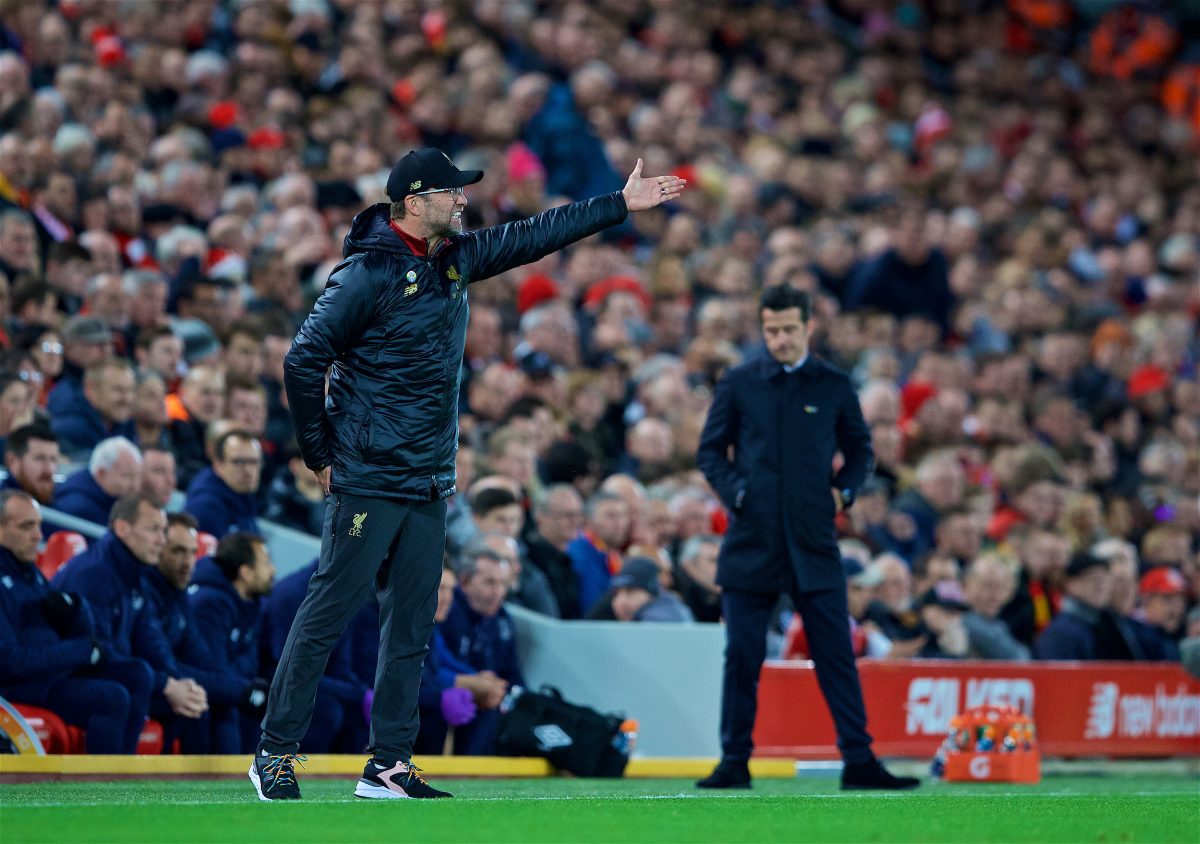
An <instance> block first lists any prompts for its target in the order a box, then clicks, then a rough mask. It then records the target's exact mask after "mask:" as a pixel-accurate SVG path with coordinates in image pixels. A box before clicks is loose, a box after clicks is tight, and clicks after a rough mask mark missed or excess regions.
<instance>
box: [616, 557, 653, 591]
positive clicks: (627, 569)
mask: <svg viewBox="0 0 1200 844" xmlns="http://www.w3.org/2000/svg"><path fill="white" fill-rule="evenodd" d="M609 585H610V586H611V587H612V588H613V589H645V590H646V591H647V592H649V593H650V594H651V595H657V594H658V592H659V589H660V586H659V583H658V565H657V564H656V563H655V562H654V560H651V559H650V558H649V557H630V558H629V559H628V560H626V561H625V565H623V566H621V570H620V571H619V572H618V573H617V574H616V575H614V576H613V579H612V580H611V581H609Z"/></svg>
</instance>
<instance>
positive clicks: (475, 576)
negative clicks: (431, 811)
mask: <svg viewBox="0 0 1200 844" xmlns="http://www.w3.org/2000/svg"><path fill="white" fill-rule="evenodd" d="M457 574H458V590H457V591H456V592H455V593H454V603H453V604H451V606H450V612H449V613H448V614H447V615H446V620H445V621H444V622H443V623H442V635H443V636H444V637H445V640H446V647H447V648H448V649H449V651H450V653H451V654H452V655H453V656H454V658H455V659H457V660H458V661H460V662H462V663H465V664H466V665H469V666H470V667H471V669H472V670H473V671H476V672H482V671H488V672H491V673H492V674H493V675H495V676H496V677H498V678H500V680H502V681H504V684H505V691H507V690H508V688H509V687H511V686H523V685H525V681H524V679H523V678H522V675H521V664H520V660H519V658H518V657H517V628H516V625H515V624H514V623H513V620H512V616H510V615H509V614H508V611H507V610H505V609H504V600H505V598H506V597H507V596H508V591H509V589H511V588H512V584H513V580H514V576H515V572H514V571H513V568H512V565H511V564H510V563H509V561H508V560H507V559H505V558H504V557H502V556H501V555H500V554H498V553H497V552H495V551H493V550H492V549H490V548H487V547H484V546H483V545H481V544H480V543H473V544H472V545H470V546H468V547H467V548H466V549H465V550H464V551H463V555H462V557H461V558H460V559H459V562H458V566H457ZM498 726H499V713H498V712H497V711H496V710H490V711H487V712H481V713H479V715H477V716H476V718H475V720H474V721H472V722H471V723H470V724H467V725H465V726H463V727H460V728H459V729H458V730H456V731H455V735H454V752H455V753H457V754H459V755H462V756H486V755H491V754H494V753H495V751H496V728H497V727H498Z"/></svg>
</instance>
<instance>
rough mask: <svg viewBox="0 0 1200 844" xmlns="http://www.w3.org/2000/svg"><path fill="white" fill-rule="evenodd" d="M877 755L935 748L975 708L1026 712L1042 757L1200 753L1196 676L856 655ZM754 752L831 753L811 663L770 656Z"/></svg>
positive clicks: (1121, 666) (1094, 665) (1167, 668)
mask: <svg viewBox="0 0 1200 844" xmlns="http://www.w3.org/2000/svg"><path fill="white" fill-rule="evenodd" d="M858 670H859V675H860V676H861V677H862V684H863V696H864V698H865V699H866V704H867V719H868V728H869V731H870V733H871V735H872V736H873V737H874V739H875V752H876V753H878V754H879V755H880V756H914V757H925V756H932V755H933V753H934V751H935V750H936V749H937V746H938V744H939V743H940V742H941V741H942V739H943V738H945V736H946V731H947V729H948V728H949V726H950V718H951V717H952V716H954V715H956V714H958V713H959V712H961V711H963V710H965V709H970V708H972V707H976V706H1008V705H1012V706H1017V707H1019V708H1020V709H1021V710H1022V711H1024V712H1026V713H1028V714H1030V715H1032V716H1033V719H1034V722H1035V723H1036V724H1037V730H1038V739H1039V744H1040V747H1041V751H1042V754H1043V755H1045V756H1139V757H1166V756H1195V755H1200V681H1197V680H1196V679H1194V678H1191V677H1189V676H1188V675H1187V674H1185V673H1184V671H1183V669H1182V668H1181V667H1180V666H1179V665H1176V664H1171V663H1127V662H1126V663H1112V662H1090V663H1080V662H1024V663H1020V662H960V661H949V660H911V661H905V662H890V661H886V660H869V659H868V660H859V662H858ZM754 744H755V747H756V751H755V753H756V755H758V756H784V757H794V758H808V759H836V758H837V755H838V754H837V746H836V744H835V736H834V731H833V721H832V719H831V718H830V716H829V710H828V709H827V708H826V706H825V700H824V698H822V697H821V693H820V690H819V688H818V687H817V677H816V673H815V672H814V671H813V669H812V663H811V662H799V661H795V662H768V663H767V664H766V665H765V666H763V671H762V678H761V680H760V682H759V688H758V721H757V723H756V724H755V729H754Z"/></svg>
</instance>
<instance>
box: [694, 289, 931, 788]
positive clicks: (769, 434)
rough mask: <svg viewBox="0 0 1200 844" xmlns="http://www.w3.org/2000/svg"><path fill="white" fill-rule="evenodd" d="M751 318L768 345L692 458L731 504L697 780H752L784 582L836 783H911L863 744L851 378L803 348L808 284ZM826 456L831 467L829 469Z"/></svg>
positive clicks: (856, 423) (865, 446) (719, 405)
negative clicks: (713, 761) (717, 680)
mask: <svg viewBox="0 0 1200 844" xmlns="http://www.w3.org/2000/svg"><path fill="white" fill-rule="evenodd" d="M760 317H761V319H762V329H763V339H764V340H765V341H766V345H767V352H768V353H769V354H767V355H759V356H756V357H752V358H751V359H750V360H748V361H746V362H745V363H743V364H742V365H740V366H737V367H734V368H733V369H730V370H729V371H728V372H726V373H725V375H724V376H723V377H722V378H721V380H720V381H719V382H718V384H717V388H716V390H715V391H714V393H713V402H712V406H711V407H710V408H709V411H708V418H707V419H706V420H705V423H704V432H703V434H702V435H701V438H700V448H699V451H698V452H697V454H696V462H697V463H698V464H699V466H700V469H701V471H703V472H704V476H705V477H706V478H707V479H708V482H709V484H711V485H712V488H713V489H714V490H715V491H716V493H717V495H719V496H720V497H721V501H722V503H724V505H725V507H726V508H727V509H728V510H729V512H730V523H729V530H728V532H727V533H726V534H725V540H724V543H723V544H722V546H721V553H720V556H719V557H718V560H717V584H718V585H719V586H721V588H722V593H721V606H722V610H723V612H722V614H723V615H724V617H725V636H726V647H725V674H724V680H723V683H722V689H721V762H720V764H718V765H717V768H716V770H714V771H713V773H712V774H711V775H710V776H708V777H706V778H705V779H703V780H701V781H700V782H699V783H697V785H699V786H700V787H701V788H749V787H750V769H749V765H748V763H749V760H750V753H751V751H752V750H753V749H754V743H753V740H752V738H751V734H752V732H753V729H754V718H755V714H756V711H757V704H758V675H759V671H760V669H761V668H762V663H763V659H764V658H765V656H766V642H767V639H766V634H767V626H768V624H769V622H770V619H771V616H772V614H773V612H774V609H775V605H776V602H777V601H778V599H779V595H780V593H782V592H786V593H788V594H790V595H791V597H792V602H793V604H794V605H795V607H796V610H797V612H799V613H800V617H801V619H802V620H803V622H804V629H805V631H806V632H807V634H808V641H809V645H810V648H811V651H812V660H813V663H814V666H815V668H816V671H817V680H818V682H819V683H820V685H821V692H822V694H823V695H824V697H825V701H826V703H827V704H828V706H829V711H830V714H832V715H833V722H834V726H835V727H836V728H837V735H838V749H839V750H840V751H841V753H842V758H843V760H844V761H845V766H844V767H843V769H842V788H845V789H859V788H883V789H904V788H913V787H914V786H916V785H917V784H918V781H917V780H915V779H912V778H909V777H894V776H892V775H891V774H890V773H888V772H887V770H885V769H884V768H883V766H882V765H880V764H879V762H878V761H877V760H876V758H875V755H874V753H872V751H871V737H870V736H869V735H868V734H867V715H866V709H865V707H864V706H863V699H862V689H861V688H860V686H859V682H858V670H857V669H856V668H855V665H854V651H853V648H852V646H851V643H850V631H849V627H847V625H846V617H847V616H848V614H849V610H848V607H847V604H846V578H845V575H844V573H843V570H842V562H841V555H840V553H839V552H838V546H837V541H836V539H837V537H836V533H835V530H834V525H833V520H834V517H835V516H836V514H837V513H838V511H840V510H843V509H845V508H846V507H849V506H850V505H851V503H853V501H854V496H855V493H856V492H857V491H858V488H859V487H860V486H862V483H863V481H864V480H865V479H866V477H867V474H868V473H869V472H870V471H871V464H872V463H873V462H874V456H873V454H872V451H871V432H870V429H868V428H867V425H866V423H865V422H864V421H863V416H862V410H861V409H860V407H859V404H858V396H857V395H856V394H855V392H854V387H853V385H852V384H851V383H850V379H849V378H848V377H847V376H846V374H845V373H843V372H840V371H838V370H837V369H834V368H833V367H832V366H830V365H828V364H827V363H825V362H823V361H820V360H818V359H817V358H815V357H813V356H812V355H811V354H809V347H808V342H809V332H810V331H811V328H812V322H811V317H812V302H811V300H810V299H809V296H808V294H807V293H805V292H804V291H802V290H796V289H794V288H792V287H789V286H786V285H782V286H778V287H770V288H767V290H765V291H764V292H763V294H762V300H761V310H760ZM731 447H732V449H733V459H732V460H731V459H730V457H729V450H730V448H731ZM838 452H841V455H842V458H843V459H842V466H841V468H840V469H838V471H837V472H834V470H833V463H834V455H835V454H836V453H838Z"/></svg>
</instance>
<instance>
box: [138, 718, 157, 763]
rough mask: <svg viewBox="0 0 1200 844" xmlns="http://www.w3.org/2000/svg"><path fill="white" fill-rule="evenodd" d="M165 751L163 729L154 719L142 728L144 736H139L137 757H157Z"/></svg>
mask: <svg viewBox="0 0 1200 844" xmlns="http://www.w3.org/2000/svg"><path fill="white" fill-rule="evenodd" d="M162 749H163V727H162V724H160V723H158V722H157V721H155V720H153V719H149V720H147V721H146V723H145V724H144V725H143V726H142V734H141V735H140V736H138V743H137V755H138V756H157V755H159V754H160V753H162Z"/></svg>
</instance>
